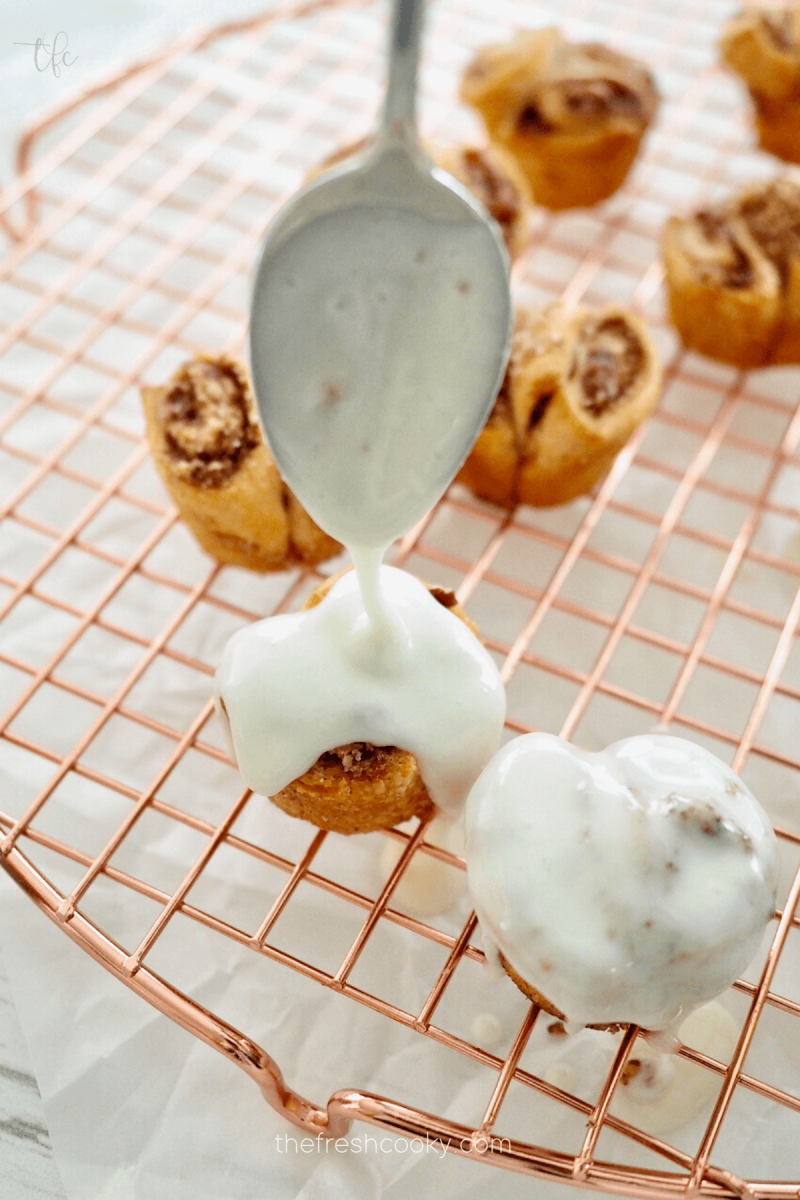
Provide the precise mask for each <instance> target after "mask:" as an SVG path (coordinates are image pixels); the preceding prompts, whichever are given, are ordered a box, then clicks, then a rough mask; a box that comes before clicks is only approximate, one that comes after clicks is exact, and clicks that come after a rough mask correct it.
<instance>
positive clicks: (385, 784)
mask: <svg viewBox="0 0 800 1200" xmlns="http://www.w3.org/2000/svg"><path fill="white" fill-rule="evenodd" d="M338 578H339V575H334V576H333V577H332V578H330V579H326V580H325V581H324V582H323V583H320V584H318V585H317V587H315V588H314V590H313V592H312V593H311V594H310V596H309V597H308V599H307V600H306V601H305V603H304V604H303V606H302V611H307V610H308V609H310V608H316V606H317V605H318V604H320V603H321V602H322V601H323V600H324V599H325V597H326V596H327V594H328V592H329V591H330V590H331V588H332V587H333V585H334V583H335V582H336V580H337V579H338ZM428 591H429V592H430V593H431V595H432V596H433V597H434V599H435V600H438V602H439V603H440V604H441V605H443V607H444V608H447V609H449V610H450V612H452V613H453V615H454V616H456V617H458V619H459V621H462V622H463V623H464V624H465V625H466V626H467V628H468V629H469V630H471V632H472V633H474V634H475V636H476V637H477V635H478V627H477V626H476V625H475V623H474V622H473V621H471V620H470V618H469V617H468V616H467V614H466V613H465V612H464V610H463V608H462V607H461V605H460V604H459V603H458V601H457V600H456V597H455V593H454V592H451V591H449V590H448V589H447V588H440V587H428ZM271 800H272V802H273V804H277V806H278V808H282V809H283V811H284V812H287V813H288V814H289V816H291V817H303V818H304V819H305V820H307V821H311V822H312V823H313V824H314V825H317V826H318V827H319V828H320V829H330V830H332V831H333V832H335V833H369V832H370V831H372V830H374V829H391V828H392V826H393V825H399V824H400V823H401V821H407V820H409V818H410V817H419V818H420V820H425V819H427V818H428V817H430V816H432V814H433V811H434V806H433V801H432V800H431V798H430V796H429V795H428V789H427V788H426V787H425V784H424V783H423V782H422V776H421V775H420V771H419V765H418V763H417V760H416V759H415V758H414V755H413V754H409V753H408V751H407V750H400V749H398V747H397V746H372V745H370V744H369V743H367V742H351V743H350V744H349V745H347V746H337V747H336V748H335V749H334V750H329V751H327V752H326V753H325V754H322V755H321V756H320V757H319V758H318V759H317V761H316V762H315V763H314V766H313V767H311V768H310V769H309V770H308V771H306V773H305V774H304V775H301V776H300V778H299V779H295V780H294V781H293V782H292V783H290V784H288V786H287V787H285V788H282V789H281V791H279V792H278V793H277V794H276V795H275V796H272V797H271Z"/></svg>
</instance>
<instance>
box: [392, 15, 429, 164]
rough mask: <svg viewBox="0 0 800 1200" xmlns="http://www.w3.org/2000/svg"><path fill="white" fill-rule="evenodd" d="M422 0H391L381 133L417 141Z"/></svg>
mask: <svg viewBox="0 0 800 1200" xmlns="http://www.w3.org/2000/svg"><path fill="white" fill-rule="evenodd" d="M424 9H425V0H392V13H391V18H390V25H389V81H388V84H387V88H386V100H385V102H384V107H383V132H384V134H387V133H392V134H400V135H401V136H404V137H406V138H411V139H413V140H414V141H416V137H417V120H416V94H417V65H418V63H419V50H420V43H421V41H422V23H423V16H424Z"/></svg>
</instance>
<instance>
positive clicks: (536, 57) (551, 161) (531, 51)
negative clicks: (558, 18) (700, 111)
mask: <svg viewBox="0 0 800 1200" xmlns="http://www.w3.org/2000/svg"><path fill="white" fill-rule="evenodd" d="M460 94H461V99H462V100H464V102H465V103H466V104H469V105H471V106H472V107H473V108H475V109H476V110H477V111H478V113H479V114H480V116H481V117H482V118H483V121H484V124H485V126H486V129H487V132H488V134H489V137H490V139H491V141H492V143H493V144H494V145H496V146H498V147H500V148H502V149H503V150H505V151H506V152H508V153H509V154H511V155H512V156H513V157H514V159H515V161H516V162H517V163H518V164H519V167H520V169H521V170H522V171H523V172H524V174H525V177H526V179H527V180H528V183H529V185H530V189H531V193H532V196H533V199H534V201H535V203H536V204H541V205H544V207H545V208H551V209H561V208H574V207H577V206H581V205H590V204H597V203H598V202H599V201H600V200H605V199H606V197H607V196H610V195H611V194H612V193H613V192H615V191H616V190H617V188H618V187H620V186H621V184H622V183H623V182H624V180H625V177H626V175H627V174H628V171H629V170H630V168H631V165H632V163H633V160H634V158H635V157H636V153H637V151H638V149H639V143H640V142H641V140H642V137H643V135H644V133H645V131H646V130H647V128H648V126H649V124H650V122H651V121H652V119H653V117H654V115H655V111H656V107H657V105H658V95H657V93H656V90H655V86H654V84H653V79H652V77H651V75H650V73H649V72H648V71H647V69H646V68H645V67H644V66H642V64H641V63H638V62H636V60H635V59H632V58H628V57H627V56H626V55H624V54H619V53H617V52H616V51H615V50H610V49H608V48H607V47H606V46H600V45H594V44H585V45H573V44H572V43H570V42H567V41H566V40H565V39H564V37H563V35H562V34H561V32H560V31H559V30H558V29H556V28H549V29H538V30H534V31H530V32H527V33H520V34H518V35H517V37H515V38H514V39H513V41H511V42H508V43H506V44H503V45H496V46H486V47H484V48H483V49H482V50H479V51H478V54H477V55H476V56H475V58H474V59H473V61H472V62H471V63H470V65H469V66H468V67H467V69H466V71H465V73H464V76H463V78H462V81H461V93H460Z"/></svg>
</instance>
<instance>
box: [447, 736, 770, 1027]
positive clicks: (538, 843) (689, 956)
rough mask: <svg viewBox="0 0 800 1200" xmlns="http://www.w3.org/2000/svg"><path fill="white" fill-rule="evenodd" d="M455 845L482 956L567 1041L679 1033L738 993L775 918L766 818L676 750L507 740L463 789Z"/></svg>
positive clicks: (706, 766) (703, 754) (690, 754)
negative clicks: (584, 1036)
mask: <svg viewBox="0 0 800 1200" xmlns="http://www.w3.org/2000/svg"><path fill="white" fill-rule="evenodd" d="M466 837H467V846H466V859H467V882H468V885H469V889H470V893H471V895H472V899H473V902H474V905H475V911H476V913H477V916H478V920H479V922H480V927H481V932H482V935H483V940H484V946H485V948H486V953H487V958H488V959H489V960H490V961H495V962H497V963H499V965H500V966H501V967H502V968H503V969H504V970H505V971H506V973H507V974H508V975H509V976H510V977H511V978H512V979H513V981H514V982H515V983H516V984H517V986H518V987H519V988H520V989H521V990H522V991H523V992H524V993H525V994H526V995H527V996H529V997H530V998H531V999H532V1000H534V1001H535V1002H536V1003H537V1004H539V1005H540V1006H541V1007H542V1008H544V1009H545V1010H546V1011H547V1012H549V1013H552V1014H553V1015H554V1016H556V1017H558V1018H559V1019H560V1020H565V1021H567V1022H568V1023H569V1026H570V1027H571V1028H580V1027H583V1026H586V1025H589V1026H592V1027H601V1028H614V1027H616V1026H619V1025H628V1024H635V1025H639V1026H640V1027H641V1028H642V1029H646V1030H652V1031H660V1030H664V1029H667V1028H669V1027H670V1026H673V1027H674V1026H675V1025H676V1024H677V1023H679V1022H680V1021H682V1020H683V1019H684V1018H685V1017H686V1015H687V1014H688V1013H689V1012H691V1011H692V1010H693V1009H695V1008H697V1007H699V1006H700V1005H701V1004H704V1003H705V1002H706V1001H708V1000H711V999H713V998H714V997H715V996H717V995H719V994H720V993H721V992H723V991H724V990H725V989H726V988H727V987H729V986H730V985H731V984H732V983H733V982H734V981H735V980H736V978H737V977H738V976H739V975H740V973H741V972H742V971H743V970H744V969H745V967H746V966H747V965H748V963H749V962H750V961H751V959H752V958H753V956H754V954H755V953H756V951H757V949H758V947H759V944H760V942H761V938H762V935H763V933H764V930H765V929H766V926H767V923H768V922H769V920H770V919H771V917H772V916H773V913H774V909H775V891H776V881H777V873H778V852H777V840H776V838H775V835H774V833H773V831H772V827H771V825H770V823H769V820H768V819H767V816H766V813H765V812H764V811H763V809H762V808H761V806H760V805H759V804H758V802H757V801H756V800H755V798H754V797H753V796H752V795H751V793H750V792H749V791H748V789H747V788H746V787H745V785H744V784H743V783H742V781H741V780H740V779H739V778H738V777H737V776H736V775H735V774H734V773H733V771H731V770H730V768H729V767H727V766H726V765H725V764H724V763H722V762H720V761H719V760H718V759H717V758H715V757H714V755H712V754H710V753H709V752H708V751H707V750H705V749H703V748H702V747H700V746H697V745H695V744H693V743H691V742H688V741H685V740H683V739H681V738H675V737H670V736H665V735H661V734H653V735H644V736H639V737H632V738H626V739H625V740H624V741H621V742H616V743H615V744H614V745H612V746H610V747H609V748H608V749H607V750H604V751H601V752H600V753H598V754H589V753H585V752H582V751H580V750H577V749H575V748H574V747H573V746H570V745H569V744H568V743H567V742H564V741H562V740H561V739H560V738H557V737H554V736H553V735H551V734H545V733H533V734H528V735H526V736H524V737H521V738H517V739H516V740H515V741H513V742H511V743H509V745H507V746H505V747H504V748H503V749H502V750H501V751H500V752H499V753H498V754H497V755H495V757H494V759H493V760H492V762H491V763H490V764H489V766H488V767H487V768H486V769H485V770H484V772H483V774H482V775H481V776H480V778H479V780H478V782H477V783H476V784H475V786H474V787H473V789H472V791H471V793H470V795H469V799H468V801H467V810H466Z"/></svg>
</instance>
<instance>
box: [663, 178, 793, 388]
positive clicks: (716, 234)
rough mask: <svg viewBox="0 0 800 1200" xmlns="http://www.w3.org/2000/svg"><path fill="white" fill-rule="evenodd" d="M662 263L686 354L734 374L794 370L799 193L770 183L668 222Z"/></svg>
mask: <svg viewBox="0 0 800 1200" xmlns="http://www.w3.org/2000/svg"><path fill="white" fill-rule="evenodd" d="M663 256H664V268H665V272H666V281H667V292H668V297H669V309H670V316H671V319H672V321H673V324H674V325H675V327H676V328H677V330H678V332H679V333H680V335H681V337H682V339H683V342H684V344H685V345H686V346H687V347H689V348H690V349H692V350H698V351H699V352H700V353H701V354H707V355H708V356H709V357H710V358H716V359H719V360H720V361H721V362H727V363H731V364H733V365H734V366H738V367H758V366H764V365H766V364H769V363H793V362H800V187H798V186H797V185H796V184H794V183H791V182H790V181H789V180H786V179H775V180H773V181H771V182H769V183H766V184H761V185H759V186H757V187H753V188H748V189H746V190H745V191H743V192H741V193H740V194H739V195H738V196H735V197H733V199H731V200H729V201H728V202H727V203H725V204H721V205H718V206H716V207H714V208H707V209H703V210H701V211H700V212H697V213H695V214H694V216H691V217H684V218H680V217H671V218H670V220H669V221H668V223H667V227H666V231H665V235H664V247H663Z"/></svg>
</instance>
